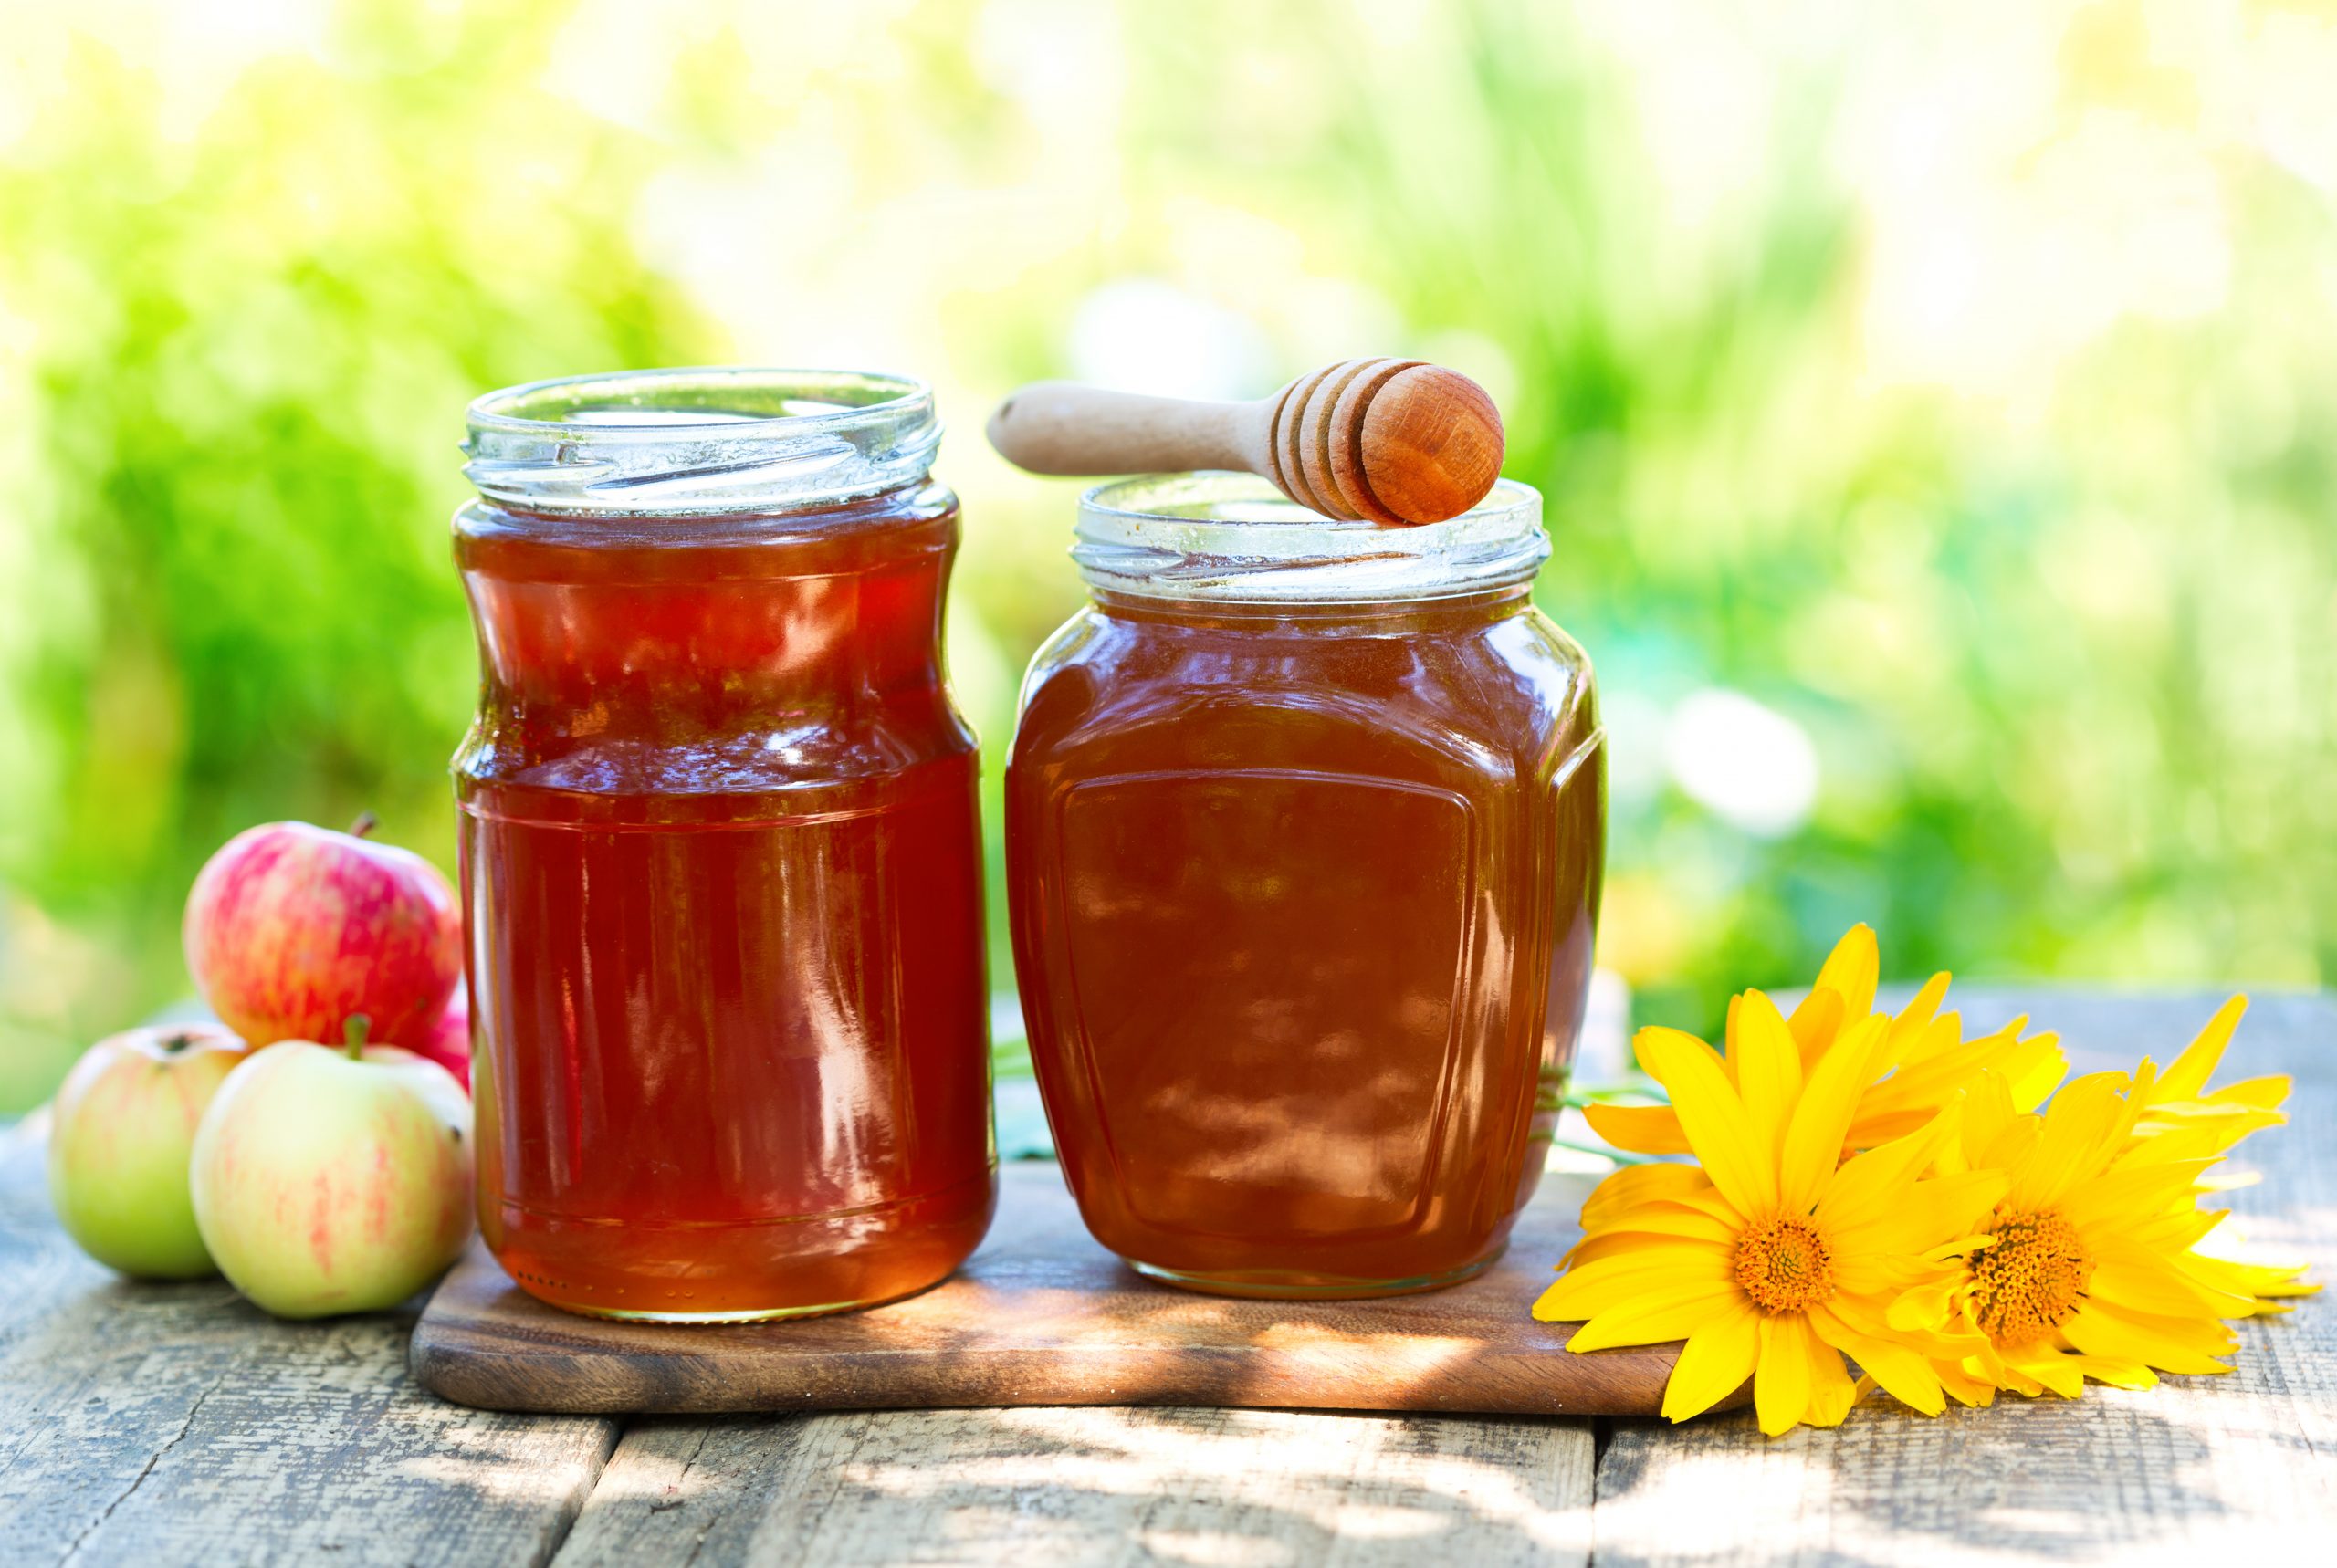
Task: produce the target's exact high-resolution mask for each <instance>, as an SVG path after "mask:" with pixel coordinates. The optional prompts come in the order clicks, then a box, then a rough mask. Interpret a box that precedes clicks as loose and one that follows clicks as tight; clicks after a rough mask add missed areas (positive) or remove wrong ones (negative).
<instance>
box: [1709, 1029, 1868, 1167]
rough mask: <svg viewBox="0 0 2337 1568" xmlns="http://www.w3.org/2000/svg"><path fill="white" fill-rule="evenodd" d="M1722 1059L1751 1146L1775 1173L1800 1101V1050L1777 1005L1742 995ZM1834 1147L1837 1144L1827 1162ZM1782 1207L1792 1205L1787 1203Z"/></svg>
mask: <svg viewBox="0 0 2337 1568" xmlns="http://www.w3.org/2000/svg"><path fill="white" fill-rule="evenodd" d="M1728 1056H1729V1061H1730V1062H1731V1064H1732V1065H1734V1067H1735V1069H1736V1092H1737V1093H1738V1095H1739V1096H1740V1097H1742V1099H1743V1100H1744V1102H1745V1120H1746V1121H1747V1122H1749V1123H1750V1124H1752V1128H1753V1141H1754V1144H1755V1146H1756V1147H1758V1148H1759V1149H1760V1150H1761V1151H1762V1153H1763V1155H1764V1159H1765V1163H1766V1164H1767V1165H1768V1166H1770V1167H1771V1168H1772V1169H1775V1168H1776V1164H1777V1156H1778V1153H1779V1151H1780V1150H1782V1149H1783V1148H1784V1146H1785V1141H1786V1126H1787V1123H1788V1122H1789V1121H1790V1120H1791V1119H1792V1118H1793V1115H1794V1103H1795V1102H1796V1101H1797V1100H1798V1099H1800V1097H1801V1051H1800V1050H1799V1048H1797V1046H1796V1045H1795V1044H1794V1041H1793V1034H1792V1032H1791V1031H1790V1030H1787V1028H1786V1020H1785V1017H1784V1015H1783V1014H1781V1013H1779V1012H1778V1011H1777V1004H1776V1003H1775V1002H1773V1001H1771V1000H1770V999H1769V998H1768V997H1767V996H1766V994H1765V993H1763V992H1760V991H1747V992H1745V995H1744V997H1743V998H1741V999H1740V1001H1739V1005H1738V1006H1737V1008H1736V1009H1735V1011H1734V1012H1733V1013H1731V1014H1730V1015H1729V1026H1728ZM1839 1148H1840V1145H1836V1146H1835V1149H1834V1150H1833V1151H1830V1152H1829V1155H1828V1158H1829V1160H1830V1159H1832V1158H1833V1155H1834V1154H1836V1153H1839ZM1787 1207H1789V1208H1790V1207H1795V1206H1794V1205H1793V1203H1792V1202H1791V1200H1790V1199H1788V1200H1787ZM1803 1207H1807V1206H1806V1205H1805V1206H1803Z"/></svg>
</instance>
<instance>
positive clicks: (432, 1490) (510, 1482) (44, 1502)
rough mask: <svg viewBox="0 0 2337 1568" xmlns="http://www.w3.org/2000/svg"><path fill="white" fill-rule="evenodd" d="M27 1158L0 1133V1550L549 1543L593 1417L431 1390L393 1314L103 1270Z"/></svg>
mask: <svg viewBox="0 0 2337 1568" xmlns="http://www.w3.org/2000/svg"><path fill="white" fill-rule="evenodd" d="M36 1131H37V1129H36ZM40 1157H41V1155H40V1146H39V1144H38V1142H37V1138H36V1137H34V1136H32V1135H29V1134H23V1133H11V1134H7V1135H5V1137H0V1282H5V1283H0V1559H5V1561H6V1562H8V1563H28V1564H29V1563H67V1562H70V1563H85V1564H103V1563H134V1564H141V1565H143V1564H152V1563H195V1562H206V1563H207V1562H235V1563H315V1562H318V1561H320V1560H327V1561H330V1562H333V1563H351V1564H355V1563H384V1564H387V1563H540V1562H542V1561H544V1560H545V1559H546V1558H547V1557H549V1556H550V1553H551V1551H552V1549H553V1548H554V1547H555V1546H557V1545H558V1544H559V1542H560V1541H561V1538H562V1537H563V1536H564V1535H565V1533H566V1531H567V1529H568V1526H569V1524H570V1523H571V1521H573V1519H574V1518H575V1515H576V1513H577V1511H578V1510H579V1509H580V1508H581V1507H582V1504H583V1501H584V1499H585V1497H586V1495H587V1494H588V1493H589V1492H590V1491H591V1490H592V1481H593V1479H594V1478H595V1477H596V1476H597V1475H598V1474H599V1471H600V1468H601V1465H602V1463H603V1461H604V1460H605V1459H606V1458H607V1455H608V1453H609V1450H610V1449H611V1448H612V1447H613V1445H614V1442H615V1428H614V1427H613V1424H612V1423H610V1422H607V1421H604V1420H599V1419H592V1418H562V1419H559V1420H538V1419H522V1418H519V1417H515V1416H489V1415H484V1414H481V1413H478V1412H476V1411H470V1410H463V1409H458V1408H456V1407H455V1406H448V1405H444V1404H441V1403H440V1402H439V1401H437V1400H435V1399H434V1398H432V1397H431V1396H428V1395H426V1394H424V1393H423V1392H422V1391H421V1390H420V1389H419V1388H417V1387H415V1386H414V1385H413V1384H412V1382H411V1381H409V1379H408V1378H407V1376H406V1373H405V1338H406V1332H407V1329H408V1326H409V1325H410V1323H411V1322H412V1318H413V1313H412V1312H410V1311H409V1312H399V1313H383V1314H379V1315H375V1316H371V1317H361V1318H350V1319H343V1320H340V1321H337V1322H329V1323H308V1324H292V1323H278V1322H273V1321H271V1320H269V1319H268V1318H267V1317H266V1316H264V1315H263V1314H261V1313H260V1312H257V1310H255V1309H254V1308H252V1307H251V1306H249V1305H248V1304H246V1303H245V1302H243V1301H240V1300H238V1299H236V1295H235V1292H234V1291H231V1290H229V1289H228V1288H227V1286H226V1285H225V1284H224V1283H221V1282H219V1281H211V1282H208V1283H203V1284H191V1285H141V1284H133V1283H131V1282H129V1281H122V1280H120V1279H118V1278H116V1277H115V1276H114V1275H112V1274H111V1273H110V1272H108V1271H107V1270H104V1269H101V1268H100V1267H99V1266H98V1265H97V1264H95V1263H92V1262H90V1261H89V1260H87V1259H86V1258H83V1257H82V1256H81V1255H80V1254H79V1252H78V1251H76V1250H75V1249H74V1248H73V1246H72V1244H71V1243H70V1242H69V1241H68V1240H67V1239H66V1238H65V1236H64V1234H63V1232H62V1231H60V1230H59V1229H58V1228H57V1225H56V1222H55V1220H54V1219H53V1218H51V1217H50V1215H49V1212H48V1207H47V1197H46V1194H45V1188H44V1186H43V1183H42V1180H41V1174H40Z"/></svg>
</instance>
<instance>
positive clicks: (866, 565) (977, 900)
mask: <svg viewBox="0 0 2337 1568" xmlns="http://www.w3.org/2000/svg"><path fill="white" fill-rule="evenodd" d="M956 541H957V507H956V503H955V500H954V498H952V497H950V496H949V495H948V492H947V491H946V490H944V489H941V488H940V487H939V486H908V487H906V488H902V489H898V490H895V491H892V492H889V493H887V494H885V495H880V496H876V497H869V498H865V499H860V500H854V501H847V502H843V503H839V504H834V505H829V506H823V507H810V508H799V509H795V510H791V511H789V512H786V513H784V514H774V515H760V516H759V515H752V514H746V515H741V514H739V513H728V514H724V515H720V516H707V517H686V516H672V515H667V516H661V517H645V518H634V519H628V518H622V517H605V516H595V517H557V516H545V515H530V514H527V513H524V512H519V511H517V510H514V509H511V508H508V507H499V506H494V505H487V504H484V503H475V504H473V505H472V506H470V507H466V508H465V509H464V510H463V512H462V513H460V514H458V516H457V518H456V556H457V560H458V563H459V565H460V567H461V570H462V573H463V578H464V581H465V584H466V589H467V590H468V592H469V594H470V598H471V603H472V607H473V611H474V614H475V619H476V622H477V630H478V637H479V646H480V653H481V661H482V665H483V672H484V677H483V682H482V692H481V701H480V708H479V714H478V717H477V722H476V724H475V725H474V727H473V729H472V732H471V734H470V736H469V737H468V739H467V740H466V743H465V745H464V747H463V749H462V751H461V753H460V754H459V755H458V756H457V757H456V789H457V795H458V798H459V801H460V805H461V808H462V860H463V876H464V883H465V892H466V919H467V925H468V936H469V942H470V956H471V971H470V974H471V985H472V992H473V1015H472V1016H473V1019H474V1026H473V1027H474V1030H475V1034H476V1038H477V1062H476V1065H475V1069H474V1074H475V1080H476V1085H477V1087H476V1095H477V1136H478V1142H479V1147H478V1169H479V1186H480V1194H479V1196H480V1223H481V1229H482V1233H483V1234H484V1236H485V1238H486V1239H487V1244H488V1246H489V1247H490V1248H491V1249H493V1250H494V1252H495V1254H496V1256H497V1257H498V1260H500V1261H501V1262H502V1263H503V1265H504V1267H505V1268H506V1269H507V1270H508V1271H509V1272H510V1274H511V1275H512V1277H513V1278H514V1279H515V1280H516V1281H518V1282H519V1284H520V1285H521V1286H522V1287H523V1288H525V1289H527V1290H528V1291H530V1292H532V1293H534V1294H536V1295H538V1296H540V1297H542V1298H543V1299H545V1300H547V1301H551V1302H552V1303H554V1304H555V1305H559V1306H561V1307H565V1308H569V1309H571V1310H573V1311H580V1312H592V1313H597V1314H603V1315H611V1316H622V1317H640V1318H658V1319H673V1320H679V1321H690V1320H699V1321H706V1320H722V1319H731V1318H749V1317H776V1316H790V1315H798V1314H802V1313H806V1312H822V1311H831V1310H835V1309H838V1308H842V1307H848V1306H857V1305H865V1304H868V1303H871V1302H874V1301H884V1300H887V1299H891V1298H894V1297H897V1296H900V1295H903V1294H906V1293H907V1292H909V1291H916V1290H918V1289H921V1288H923V1287H925V1286H927V1285H929V1284H931V1283H933V1282H934V1281H937V1280H939V1279H940V1278H942V1277H943V1276H944V1275H946V1274H947V1273H948V1271H949V1270H951V1269H953V1268H954V1267H956V1265H957V1264H958V1263H959V1262H960V1261H961V1260H963V1259H964V1258H965V1257H966V1256H967V1254H968V1253H969V1252H970V1251H972V1249H973V1248H974V1246H975V1245H976V1243H977V1242H978V1241H979V1240H980V1238H981V1235H982V1233H983V1231H984V1229H985V1228H986V1227H987V1225H988V1223H989V1219H990V1213H991V1209H992V1207H993V1203H994V1194H995V1185H994V1163H995V1157H994V1152H993V1149H992V1142H991V1134H990V1078H989V1050H988V1042H987V987H986V981H985V975H984V955H983V941H982V932H981V924H982V916H981V892H980V832H979V829H978V826H977V821H976V799H975V778H976V760H975V750H974V745H973V740H972V737H971V736H970V734H969V732H968V731H967V729H966V727H965V725H964V723H963V722H962V720H961V719H960V718H959V716H958V715H957V713H956V712H955V710H954V709H953V708H952V706H951V705H950V703H949V701H948V696H947V695H946V693H945V691H944V689H943V685H942V678H941V669H940V659H939V644H938V632H939V625H940V613H941V598H942V592H943V588H944V584H945V582H946V580H947V578H948V566H949V561H950V558H951V555H952V553H953V551H954V549H955V548H956Z"/></svg>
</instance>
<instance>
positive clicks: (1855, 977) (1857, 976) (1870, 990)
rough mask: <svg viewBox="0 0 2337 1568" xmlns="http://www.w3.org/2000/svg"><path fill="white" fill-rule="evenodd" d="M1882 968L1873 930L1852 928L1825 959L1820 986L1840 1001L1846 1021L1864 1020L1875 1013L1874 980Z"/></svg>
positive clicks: (1860, 926) (1819, 971)
mask: <svg viewBox="0 0 2337 1568" xmlns="http://www.w3.org/2000/svg"><path fill="white" fill-rule="evenodd" d="M1881 968H1882V956H1881V951H1880V950H1879V949H1878V947H1877V946H1876V945H1875V940H1874V928H1873V927H1872V926H1871V925H1853V926H1851V927H1850V929H1849V930H1848V931H1845V932H1844V933H1842V939H1841V940H1840V941H1839V942H1837V943H1835V944H1834V950H1833V951H1832V952H1831V953H1829V954H1828V955H1827V956H1826V963H1825V966H1824V967H1822V968H1820V969H1819V970H1818V986H1823V987H1824V988H1826V989H1828V990H1829V991H1833V992H1836V993H1838V994H1839V996H1840V997H1841V998H1842V1003H1843V1007H1844V1009H1845V1015H1844V1016H1845V1017H1846V1018H1848V1019H1862V1018H1864V1017H1866V1015H1867V1014H1869V1013H1871V1012H1872V1011H1873V1010H1874V986H1875V980H1876V978H1877V977H1878V976H1879V975H1880V974H1881ZM1815 988H1816V987H1813V988H1812V989H1815Z"/></svg>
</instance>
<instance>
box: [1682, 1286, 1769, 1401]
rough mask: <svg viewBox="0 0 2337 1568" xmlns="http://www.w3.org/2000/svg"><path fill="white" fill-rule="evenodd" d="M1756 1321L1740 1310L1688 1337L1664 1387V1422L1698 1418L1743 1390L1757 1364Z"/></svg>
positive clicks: (1748, 1308) (1745, 1308)
mask: <svg viewBox="0 0 2337 1568" xmlns="http://www.w3.org/2000/svg"><path fill="white" fill-rule="evenodd" d="M1760 1321H1761V1314H1760V1313H1759V1312H1755V1311H1754V1309H1753V1308H1752V1307H1751V1306H1749V1305H1740V1306H1738V1308H1737V1309H1736V1310H1735V1311H1734V1312H1724V1313H1723V1314H1722V1315H1720V1316H1718V1317H1716V1318H1714V1319H1713V1320H1712V1322H1708V1323H1706V1324H1705V1325H1704V1326H1703V1327H1702V1328H1700V1329H1698V1330H1697V1331H1696V1332H1695V1333H1692V1334H1690V1335H1689V1336H1688V1343H1687V1345H1686V1346H1685V1347H1684V1348H1683V1349H1682V1351H1681V1352H1680V1360H1679V1362H1678V1363H1677V1364H1675V1365H1674V1366H1673V1367H1672V1381H1671V1382H1669V1383H1667V1384H1666V1385H1664V1388H1663V1415H1664V1418H1665V1419H1666V1420H1671V1421H1685V1420H1686V1419H1688V1417H1689V1416H1701V1415H1703V1413H1704V1412H1705V1411H1707V1410H1709V1409H1711V1408H1712V1407H1713V1406H1715V1405H1717V1404H1719V1403H1720V1402H1721V1401H1722V1400H1724V1399H1725V1398H1727V1397H1728V1396H1730V1395H1731V1394H1734V1392H1736V1390H1737V1389H1738V1388H1740V1387H1742V1386H1743V1385H1744V1383H1745V1379H1746V1378H1748V1377H1750V1376H1752V1375H1753V1368H1754V1365H1755V1363H1756V1362H1757V1361H1758V1360H1759V1359H1760V1351H1761V1335H1760V1328H1759V1324H1760Z"/></svg>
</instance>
